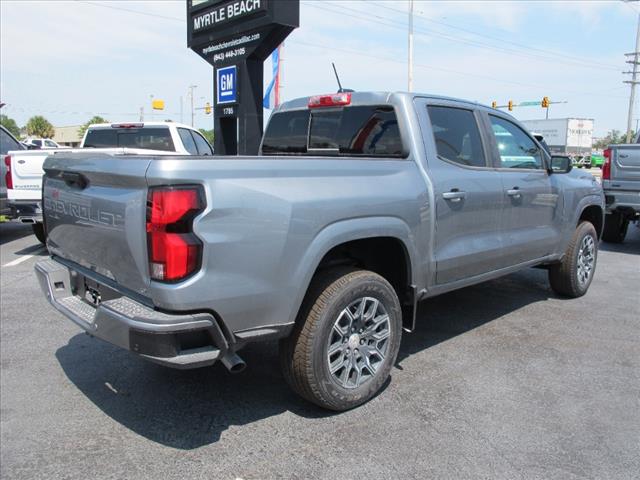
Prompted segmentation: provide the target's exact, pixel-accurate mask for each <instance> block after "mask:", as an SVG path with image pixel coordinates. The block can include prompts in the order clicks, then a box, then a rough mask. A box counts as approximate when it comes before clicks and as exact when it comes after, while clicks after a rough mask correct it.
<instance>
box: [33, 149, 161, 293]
mask: <svg viewBox="0 0 640 480" xmlns="http://www.w3.org/2000/svg"><path fill="white" fill-rule="evenodd" d="M150 162H151V159H150V158H149V157H144V156H140V157H131V156H130V157H126V158H118V157H117V156H111V155H106V154H99V153H96V154H93V155H92V154H87V153H85V154H82V155H80V156H77V155H73V154H71V155H55V156H52V157H49V158H48V159H47V161H46V162H45V164H44V170H45V177H44V190H43V193H44V202H43V203H44V205H43V211H44V218H45V225H46V229H47V234H48V243H47V245H48V247H49V251H50V253H51V254H52V255H54V256H58V257H61V258H63V259H66V260H70V261H72V262H74V263H76V264H79V265H81V266H83V267H85V268H86V269H89V270H92V271H94V272H96V273H98V274H100V275H102V276H104V277H107V278H109V279H111V280H112V281H115V282H116V283H117V284H118V285H120V286H122V287H125V288H127V289H129V290H132V291H135V292H137V293H143V292H144V291H145V288H146V285H147V278H148V274H147V271H148V266H147V262H146V258H147V255H146V232H145V221H146V202H147V185H146V179H145V173H146V170H147V167H148V166H149V163H150Z"/></svg>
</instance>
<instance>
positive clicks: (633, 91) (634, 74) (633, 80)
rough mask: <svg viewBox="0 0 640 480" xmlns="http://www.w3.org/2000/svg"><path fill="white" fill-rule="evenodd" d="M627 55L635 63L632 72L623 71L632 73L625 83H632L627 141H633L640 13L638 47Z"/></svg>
mask: <svg viewBox="0 0 640 480" xmlns="http://www.w3.org/2000/svg"><path fill="white" fill-rule="evenodd" d="M625 56H627V57H632V58H633V60H627V63H630V64H632V65H633V70H632V71H630V72H623V73H624V74H631V80H625V81H624V83H628V84H630V85H631V95H629V115H628V116H627V140H626V143H631V124H632V122H633V104H634V103H635V100H636V85H637V84H638V83H640V81H638V64H640V61H638V59H639V56H640V15H638V30H637V32H636V49H635V51H633V52H632V53H626V54H625Z"/></svg>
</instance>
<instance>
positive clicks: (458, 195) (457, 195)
mask: <svg viewBox="0 0 640 480" xmlns="http://www.w3.org/2000/svg"><path fill="white" fill-rule="evenodd" d="M466 196H467V192H461V191H460V190H458V189H455V188H454V189H453V190H451V191H450V192H444V193H443V194H442V198H444V199H445V200H450V201H452V202H459V201H460V200H462V199H463V198H465V197H466Z"/></svg>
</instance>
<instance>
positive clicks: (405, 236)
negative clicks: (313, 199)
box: [289, 216, 417, 323]
mask: <svg viewBox="0 0 640 480" xmlns="http://www.w3.org/2000/svg"><path fill="white" fill-rule="evenodd" d="M380 237H389V238H395V239H397V240H399V241H400V242H402V244H403V245H404V248H405V251H406V252H407V255H408V257H409V258H408V260H409V265H408V267H409V269H410V279H409V281H410V283H411V284H415V282H416V280H417V279H416V277H415V275H416V270H417V269H416V265H417V253H416V249H415V245H414V241H413V240H414V239H413V234H412V233H411V228H410V227H409V225H407V223H406V222H404V220H402V219H400V218H398V217H387V216H380V217H378V216H376V217H359V218H350V219H345V220H339V221H337V222H334V223H331V224H329V225H327V226H325V227H324V228H323V229H321V230H320V231H319V232H318V234H317V235H316V236H315V237H314V238H313V240H312V241H311V243H310V244H309V246H308V248H307V249H306V251H305V254H304V256H303V257H302V259H301V260H300V262H299V264H298V268H297V269H296V270H295V273H294V280H293V284H294V285H300V286H301V287H302V288H299V289H298V290H297V293H296V296H295V299H294V302H293V308H292V309H291V314H290V317H289V322H290V323H294V322H295V320H296V317H297V315H298V311H299V310H300V307H301V305H302V301H303V300H304V296H305V295H306V293H307V290H308V289H309V285H310V284H311V280H312V278H313V275H314V274H315V272H316V270H317V268H318V266H319V265H320V262H321V261H322V259H323V258H324V256H325V255H326V254H327V253H328V252H329V251H331V249H332V248H334V247H337V246H338V245H341V244H343V243H347V242H350V241H353V240H362V239H366V238H380Z"/></svg>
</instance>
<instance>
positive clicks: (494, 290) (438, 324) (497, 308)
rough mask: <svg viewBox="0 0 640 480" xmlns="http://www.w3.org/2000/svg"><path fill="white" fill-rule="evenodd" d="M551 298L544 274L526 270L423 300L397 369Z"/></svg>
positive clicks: (403, 342) (405, 336)
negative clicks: (408, 360) (434, 348)
mask: <svg viewBox="0 0 640 480" xmlns="http://www.w3.org/2000/svg"><path fill="white" fill-rule="evenodd" d="M551 297H553V298H558V297H557V296H556V295H555V294H554V293H553V291H552V290H551V288H550V287H549V283H548V280H547V271H546V270H542V269H527V270H523V271H521V272H517V273H514V274H512V275H508V276H506V277H502V278H498V279H496V280H492V281H489V282H484V283H481V284H478V285H474V286H471V287H467V288H463V289H460V290H455V291H453V292H450V293H446V294H443V295H440V296H437V297H434V298H431V299H428V300H425V301H423V302H421V303H420V304H418V318H417V320H416V330H415V331H414V332H413V333H411V334H405V335H404V337H403V339H402V345H401V347H400V353H399V355H398V360H397V366H398V368H402V366H401V365H400V363H401V362H402V360H404V359H405V358H407V357H408V356H410V355H412V354H414V353H416V352H420V351H422V350H425V349H427V348H429V347H432V346H434V345H437V344H438V343H441V342H444V341H446V340H449V339H450V338H453V337H455V336H457V335H460V334H462V333H465V332H468V331H470V330H473V329H474V328H477V327H480V326H482V325H484V324H486V323H489V322H491V321H493V320H496V319H498V318H500V317H502V316H504V315H507V314H509V313H512V312H514V311H516V310H519V309H520V308H522V307H524V306H526V305H530V304H532V303H536V302H540V301H544V300H547V299H549V298H551Z"/></svg>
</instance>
